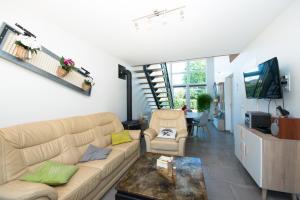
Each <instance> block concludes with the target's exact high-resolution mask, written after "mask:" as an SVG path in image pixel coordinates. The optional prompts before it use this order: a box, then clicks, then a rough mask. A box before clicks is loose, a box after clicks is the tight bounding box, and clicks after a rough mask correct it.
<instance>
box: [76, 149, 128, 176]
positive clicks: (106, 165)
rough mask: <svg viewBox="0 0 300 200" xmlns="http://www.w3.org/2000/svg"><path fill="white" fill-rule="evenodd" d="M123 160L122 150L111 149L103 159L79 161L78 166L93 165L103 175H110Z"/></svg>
mask: <svg viewBox="0 0 300 200" xmlns="http://www.w3.org/2000/svg"><path fill="white" fill-rule="evenodd" d="M124 160H125V153H124V151H121V150H118V149H112V151H111V153H110V154H109V156H108V157H107V158H106V159H104V160H93V161H88V162H85V163H79V164H78V165H79V166H86V167H93V168H97V169H100V170H101V171H102V174H103V177H107V176H108V175H110V174H111V173H112V172H113V171H114V170H115V169H116V168H117V167H119V166H120V165H121V163H122V162H123V161H124Z"/></svg>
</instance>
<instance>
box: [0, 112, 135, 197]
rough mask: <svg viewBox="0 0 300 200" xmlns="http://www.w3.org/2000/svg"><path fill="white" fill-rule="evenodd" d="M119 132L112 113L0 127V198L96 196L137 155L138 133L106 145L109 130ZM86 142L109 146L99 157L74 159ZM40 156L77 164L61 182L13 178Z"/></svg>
mask: <svg viewBox="0 0 300 200" xmlns="http://www.w3.org/2000/svg"><path fill="white" fill-rule="evenodd" d="M121 130H123V126H122V124H121V123H120V121H119V119H118V118H117V117H116V116H115V115H114V114H112V113H98V114H93V115H88V116H79V117H72V118H66V119H60V120H53V121H44V122H36V123H31V124H25V125H19V126H14V127H9V128H3V129H0V199H1V200H27V199H38V200H55V199H59V200H62V199H69V200H77V199H85V200H89V199H100V198H101V197H102V196H103V195H104V193H105V192H106V191H107V190H108V189H109V188H110V187H111V186H112V185H113V184H114V183H116V181H117V180H118V179H119V178H120V176H121V175H122V174H123V173H124V172H125V171H126V170H127V169H128V167H129V166H130V165H131V164H132V163H133V162H134V161H135V160H136V159H137V158H138V157H139V150H140V141H139V139H140V131H130V135H131V137H132V138H133V139H134V140H133V141H132V142H130V143H124V144H120V145H116V146H111V133H113V132H118V131H121ZM89 144H93V145H96V146H98V147H110V148H112V152H111V153H110V155H109V156H108V158H107V159H105V160H96V161H90V162H86V163H78V161H79V159H80V157H81V156H82V155H83V153H84V152H85V150H86V149H87V147H88V145H89ZM46 160H54V161H58V162H62V163H65V164H73V165H78V166H79V170H78V171H77V173H76V174H75V175H74V176H73V177H72V178H71V179H70V181H69V182H68V183H67V184H65V185H62V186H57V187H50V186H48V185H44V184H39V183H30V182H25V181H19V180H18V178H19V177H20V176H22V175H23V174H25V173H26V172H29V171H32V170H34V169H36V168H37V167H39V166H40V165H41V164H42V163H43V162H44V161H46Z"/></svg>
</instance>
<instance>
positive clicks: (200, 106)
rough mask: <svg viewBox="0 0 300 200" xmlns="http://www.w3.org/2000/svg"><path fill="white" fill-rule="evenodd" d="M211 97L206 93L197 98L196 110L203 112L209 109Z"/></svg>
mask: <svg viewBox="0 0 300 200" xmlns="http://www.w3.org/2000/svg"><path fill="white" fill-rule="evenodd" d="M211 102H212V97H211V96H210V95H209V94H207V93H202V94H199V95H198V96H197V110H198V112H203V111H205V110H209V109H210V104H211Z"/></svg>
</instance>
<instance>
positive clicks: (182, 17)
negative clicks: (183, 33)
mask: <svg viewBox="0 0 300 200" xmlns="http://www.w3.org/2000/svg"><path fill="white" fill-rule="evenodd" d="M179 15H180V19H184V11H183V10H180V12H179Z"/></svg>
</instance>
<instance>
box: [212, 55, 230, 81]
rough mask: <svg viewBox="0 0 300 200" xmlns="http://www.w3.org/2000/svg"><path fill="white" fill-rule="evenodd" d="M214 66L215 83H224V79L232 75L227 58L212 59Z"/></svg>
mask: <svg viewBox="0 0 300 200" xmlns="http://www.w3.org/2000/svg"><path fill="white" fill-rule="evenodd" d="M214 66H215V71H214V72H215V82H217V83H219V82H224V81H225V77H227V76H228V75H230V74H232V71H233V69H232V66H231V65H230V60H229V56H218V57H214Z"/></svg>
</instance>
